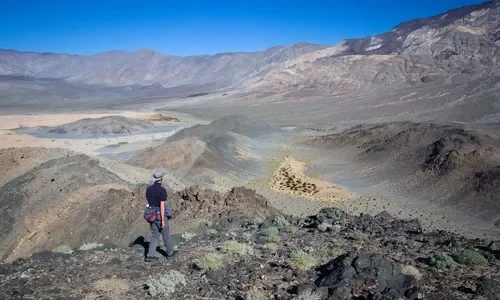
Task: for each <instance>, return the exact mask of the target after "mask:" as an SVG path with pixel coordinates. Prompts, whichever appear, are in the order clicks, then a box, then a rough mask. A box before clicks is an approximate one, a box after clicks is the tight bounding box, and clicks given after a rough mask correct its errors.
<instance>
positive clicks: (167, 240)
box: [147, 220, 174, 256]
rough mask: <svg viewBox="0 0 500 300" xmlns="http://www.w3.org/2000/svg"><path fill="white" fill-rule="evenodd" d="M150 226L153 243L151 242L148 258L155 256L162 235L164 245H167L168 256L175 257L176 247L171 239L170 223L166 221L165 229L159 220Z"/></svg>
mask: <svg viewBox="0 0 500 300" xmlns="http://www.w3.org/2000/svg"><path fill="white" fill-rule="evenodd" d="M150 226H151V234H152V237H151V241H150V242H149V250H148V254H147V256H155V253H156V247H157V246H158V239H159V238H160V233H161V235H162V237H163V243H164V244H165V251H167V255H168V256H170V255H173V254H174V245H173V243H172V238H171V237H170V221H169V220H165V228H161V221H158V220H156V221H154V222H152V223H151V224H150Z"/></svg>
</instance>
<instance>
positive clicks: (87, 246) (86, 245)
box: [78, 243, 104, 251]
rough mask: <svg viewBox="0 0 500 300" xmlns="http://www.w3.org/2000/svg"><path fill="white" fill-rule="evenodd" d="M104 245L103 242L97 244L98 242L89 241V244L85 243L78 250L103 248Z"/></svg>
mask: <svg viewBox="0 0 500 300" xmlns="http://www.w3.org/2000/svg"><path fill="white" fill-rule="evenodd" d="M102 246H104V245H103V244H97V243H89V244H84V245H82V246H81V247H80V248H78V250H80V251H89V250H94V249H97V248H101V247H102Z"/></svg>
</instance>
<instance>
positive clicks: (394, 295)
mask: <svg viewBox="0 0 500 300" xmlns="http://www.w3.org/2000/svg"><path fill="white" fill-rule="evenodd" d="M316 284H317V286H319V287H328V288H329V291H330V294H331V295H332V296H333V299H352V298H356V299H409V298H408V296H409V295H410V294H411V295H412V297H413V295H414V294H415V291H418V283H417V281H416V279H415V278H414V277H412V276H408V275H405V274H403V273H402V270H401V267H400V266H398V265H396V264H395V263H393V262H391V261H390V260H388V259H386V258H384V257H383V256H382V255H380V254H373V253H363V254H360V255H359V256H358V255H356V254H353V253H350V254H345V255H342V256H340V257H338V258H337V259H335V260H334V261H332V262H331V263H329V264H328V265H326V266H324V268H323V271H322V274H321V275H320V277H319V278H318V280H317V281H316ZM417 294H418V292H417ZM413 299H416V298H415V297H413Z"/></svg>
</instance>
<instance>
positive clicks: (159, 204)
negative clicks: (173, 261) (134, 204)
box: [145, 169, 174, 262]
mask: <svg viewBox="0 0 500 300" xmlns="http://www.w3.org/2000/svg"><path fill="white" fill-rule="evenodd" d="M164 175H165V172H164V171H163V170H161V169H159V170H157V171H156V172H155V173H154V174H153V178H152V179H151V180H152V181H153V184H152V185H151V186H149V187H148V189H147V190H146V198H147V200H148V206H149V209H151V210H153V211H154V215H155V216H156V217H155V218H153V220H152V221H151V222H150V227H151V235H152V237H151V241H150V242H149V250H148V253H147V254H146V259H145V261H147V262H151V261H155V260H157V259H158V258H157V257H156V256H155V253H156V247H157V246H158V239H159V238H160V233H161V235H162V237H163V243H164V244H165V250H166V252H167V257H171V256H173V255H174V245H173V243H172V238H171V237H170V218H171V217H170V211H169V210H170V209H169V207H168V205H167V204H166V201H167V190H165V188H164V187H162V183H163V176H164ZM147 209H148V208H147ZM148 221H149V220H148Z"/></svg>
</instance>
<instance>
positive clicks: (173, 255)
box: [167, 251, 179, 259]
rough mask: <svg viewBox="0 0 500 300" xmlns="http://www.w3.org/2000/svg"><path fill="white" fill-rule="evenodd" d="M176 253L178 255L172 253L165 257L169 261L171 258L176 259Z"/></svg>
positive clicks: (175, 252)
mask: <svg viewBox="0 0 500 300" xmlns="http://www.w3.org/2000/svg"><path fill="white" fill-rule="evenodd" d="M178 253H179V251H174V253H172V254H170V255H167V259H171V258H173V257H176V256H177V254H178Z"/></svg>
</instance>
